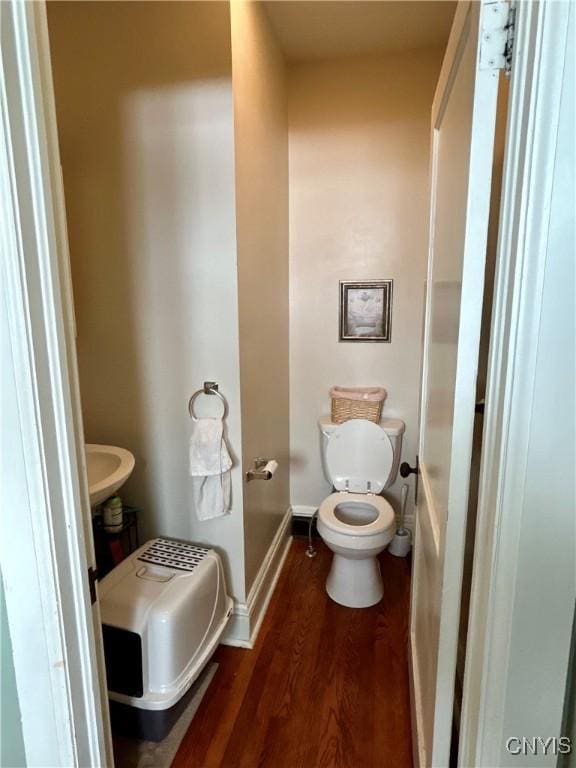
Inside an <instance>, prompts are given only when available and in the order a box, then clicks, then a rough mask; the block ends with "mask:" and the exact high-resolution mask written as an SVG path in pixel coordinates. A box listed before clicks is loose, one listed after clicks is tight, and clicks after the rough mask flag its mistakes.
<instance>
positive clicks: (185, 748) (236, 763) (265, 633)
mask: <svg viewBox="0 0 576 768" xmlns="http://www.w3.org/2000/svg"><path fill="white" fill-rule="evenodd" d="M317 548H318V550H319V551H318V556H317V557H316V558H314V559H313V560H310V559H309V558H307V557H306V556H305V554H304V552H305V549H306V542H304V541H302V540H294V542H293V544H292V547H291V550H290V552H289V554H288V558H287V560H286V564H285V566H284V570H283V572H282V574H281V577H280V580H279V582H278V585H277V587H276V591H275V593H274V596H273V598H272V601H271V603H270V606H269V609H268V612H267V615H266V618H265V620H264V623H263V625H262V629H261V630H260V634H259V636H258V640H257V642H256V646H255V648H254V649H253V650H251V651H246V650H242V649H239V648H230V647H226V646H221V647H220V648H219V649H218V651H217V652H216V655H215V660H216V661H217V662H218V663H219V665H220V666H219V668H218V671H217V672H216V675H215V677H214V680H213V681H212V684H211V685H210V688H209V689H208V692H207V693H206V695H205V697H204V700H203V702H202V704H201V705H200V709H199V710H198V712H197V714H196V716H195V718H194V720H193V722H192V724H191V726H190V728H189V730H188V733H187V734H186V736H185V738H184V740H183V742H182V744H181V746H180V749H179V751H178V754H177V755H176V758H175V760H174V762H173V764H172V768H216V767H218V768H220V767H221V768H257V766H267V767H268V768H340V767H341V766H342V767H344V766H346V767H347V768H371V767H372V766H374V767H376V766H386V767H387V768H405V767H406V768H410V767H411V766H412V758H411V741H410V706H409V697H408V662H407V626H408V594H409V563H408V561H406V560H403V559H401V558H395V557H393V556H392V555H389V554H387V553H384V554H383V555H382V556H381V563H382V573H383V578H384V584H385V595H384V599H383V600H382V601H381V602H380V604H379V605H377V606H375V607H374V608H364V609H357V608H344V607H342V606H339V605H337V604H336V603H334V602H332V601H331V600H330V598H329V597H328V596H327V594H326V592H325V589H324V583H325V579H326V575H327V573H328V568H329V565H330V558H331V553H330V552H329V551H328V550H327V549H326V547H325V546H324V545H323V544H322V543H321V542H320V541H319V542H318V544H317Z"/></svg>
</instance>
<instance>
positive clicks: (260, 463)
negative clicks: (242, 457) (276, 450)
mask: <svg viewBox="0 0 576 768" xmlns="http://www.w3.org/2000/svg"><path fill="white" fill-rule="evenodd" d="M277 468H278V462H277V461H276V460H275V459H262V458H260V457H259V458H256V459H252V466H251V467H250V469H249V470H248V471H247V472H246V482H248V483H249V482H250V481H251V480H270V479H271V478H272V477H273V476H274V472H276V470H277Z"/></svg>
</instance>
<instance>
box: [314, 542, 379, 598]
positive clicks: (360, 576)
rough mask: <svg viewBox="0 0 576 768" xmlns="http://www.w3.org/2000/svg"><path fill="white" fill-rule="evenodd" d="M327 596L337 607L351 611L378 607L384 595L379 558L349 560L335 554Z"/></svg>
mask: <svg viewBox="0 0 576 768" xmlns="http://www.w3.org/2000/svg"><path fill="white" fill-rule="evenodd" d="M326 592H328V595H329V596H330V597H331V598H332V600H334V602H335V603H339V604H340V605H345V606H346V607H348V608H368V607H370V606H371V605H376V603H379V602H380V600H382V596H383V594H384V587H383V585H382V576H381V574H380V563H379V562H378V558H377V557H363V558H358V557H356V558H349V557H344V556H343V555H339V554H337V553H334V556H333V558H332V566H331V568H330V573H329V574H328V578H327V579H326Z"/></svg>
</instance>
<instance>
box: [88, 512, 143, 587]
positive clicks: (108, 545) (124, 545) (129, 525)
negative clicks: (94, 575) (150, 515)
mask: <svg viewBox="0 0 576 768" xmlns="http://www.w3.org/2000/svg"><path fill="white" fill-rule="evenodd" d="M140 513H141V510H140V509H139V508H138V507H130V506H127V505H123V506H122V528H121V529H120V530H119V531H114V532H111V531H107V530H106V529H105V528H104V521H103V517H102V512H101V508H100V510H99V511H98V512H97V513H96V514H95V515H94V516H93V518H92V528H93V531H94V549H95V551H96V565H97V567H98V578H100V579H101V578H102V577H103V576H106V574H107V573H110V571H111V570H112V569H113V568H114V567H115V566H116V565H118V563H120V562H122V560H124V558H126V557H128V555H130V554H131V553H132V552H134V550H136V549H138V547H139V546H140V538H139V534H138V516H139V514H140Z"/></svg>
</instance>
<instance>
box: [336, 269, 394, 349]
mask: <svg viewBox="0 0 576 768" xmlns="http://www.w3.org/2000/svg"><path fill="white" fill-rule="evenodd" d="M391 332H392V280H363V281H358V280H341V281H340V337H339V340H340V341H391V339H392V336H391Z"/></svg>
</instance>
